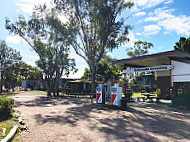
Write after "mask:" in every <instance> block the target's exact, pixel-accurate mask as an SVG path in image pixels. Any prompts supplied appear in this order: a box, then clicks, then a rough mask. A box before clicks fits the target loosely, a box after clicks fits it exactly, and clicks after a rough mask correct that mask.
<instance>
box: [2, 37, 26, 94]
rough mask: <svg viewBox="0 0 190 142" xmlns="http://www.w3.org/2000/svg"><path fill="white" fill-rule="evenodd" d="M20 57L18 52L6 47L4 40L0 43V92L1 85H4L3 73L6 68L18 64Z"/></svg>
mask: <svg viewBox="0 0 190 142" xmlns="http://www.w3.org/2000/svg"><path fill="white" fill-rule="evenodd" d="M21 59H22V57H21V55H20V52H17V51H16V50H14V49H12V48H11V47H8V46H7V44H6V42H5V41H2V42H1V43H0V71H1V84H0V93H1V92H2V87H3V85H4V79H5V73H7V72H8V68H9V67H11V66H13V65H15V64H18V63H19V62H20V61H21Z"/></svg>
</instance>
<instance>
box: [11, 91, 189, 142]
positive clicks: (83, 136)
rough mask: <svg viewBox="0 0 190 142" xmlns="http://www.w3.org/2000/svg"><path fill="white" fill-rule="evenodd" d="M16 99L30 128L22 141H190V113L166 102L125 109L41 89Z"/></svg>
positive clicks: (16, 106)
mask: <svg viewBox="0 0 190 142" xmlns="http://www.w3.org/2000/svg"><path fill="white" fill-rule="evenodd" d="M14 99H15V101H16V105H15V107H14V109H15V110H17V111H20V112H21V116H22V117H23V118H24V119H25V120H24V121H25V123H26V125H27V126H28V127H29V129H30V132H25V133H23V134H21V135H20V136H19V139H20V140H19V141H22V142H77V141H80V142H93V141H94V142H112V141H113V142H114V141H115V142H116V141H119V142H120V141H121V142H135V141H138V142H140V141H142V142H157V141H161V142H163V141H170V142H173V141H176V142H177V141H183V142H186V141H190V113H189V112H188V111H185V110H180V109H176V108H171V107H167V106H166V105H163V104H156V103H133V104H130V108H129V109H128V110H127V111H123V110H118V109H116V108H112V107H105V106H103V105H97V104H93V105H91V104H90V100H89V99H79V98H68V97H67V98H57V99H55V98H48V97H45V96H44V94H43V93H39V92H24V93H21V94H19V95H18V96H15V97H14Z"/></svg>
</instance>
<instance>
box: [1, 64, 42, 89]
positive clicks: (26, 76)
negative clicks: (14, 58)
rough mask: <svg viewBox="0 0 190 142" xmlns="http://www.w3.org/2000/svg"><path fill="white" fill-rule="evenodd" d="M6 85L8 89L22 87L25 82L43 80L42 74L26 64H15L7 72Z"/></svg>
mask: <svg viewBox="0 0 190 142" xmlns="http://www.w3.org/2000/svg"><path fill="white" fill-rule="evenodd" d="M4 76H5V77H4V85H5V87H6V88H10V86H11V88H12V89H13V91H14V87H16V86H21V84H22V81H24V80H42V72H41V71H40V70H39V69H37V68H36V67H32V66H30V65H28V64H26V63H24V62H20V63H18V64H14V65H12V66H10V67H8V68H7V69H6V70H5V74H4Z"/></svg>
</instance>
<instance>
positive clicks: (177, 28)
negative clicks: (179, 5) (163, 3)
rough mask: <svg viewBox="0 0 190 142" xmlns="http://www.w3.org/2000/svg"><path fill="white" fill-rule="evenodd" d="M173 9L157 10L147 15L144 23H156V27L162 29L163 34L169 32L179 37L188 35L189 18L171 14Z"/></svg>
mask: <svg viewBox="0 0 190 142" xmlns="http://www.w3.org/2000/svg"><path fill="white" fill-rule="evenodd" d="M174 11H175V10H174V9H168V8H167V7H164V8H157V9H156V10H155V11H154V12H153V13H149V14H148V15H149V17H147V18H146V19H145V22H156V23H155V24H156V25H157V26H158V27H162V28H163V29H164V30H166V31H164V33H163V34H168V33H170V32H176V33H177V34H181V35H190V16H186V15H180V16H176V15H174V14H173V12H174Z"/></svg>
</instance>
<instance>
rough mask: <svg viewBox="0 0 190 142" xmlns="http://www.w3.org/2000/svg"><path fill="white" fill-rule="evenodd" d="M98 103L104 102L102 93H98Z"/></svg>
mask: <svg viewBox="0 0 190 142" xmlns="http://www.w3.org/2000/svg"><path fill="white" fill-rule="evenodd" d="M96 103H102V95H101V93H96Z"/></svg>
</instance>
